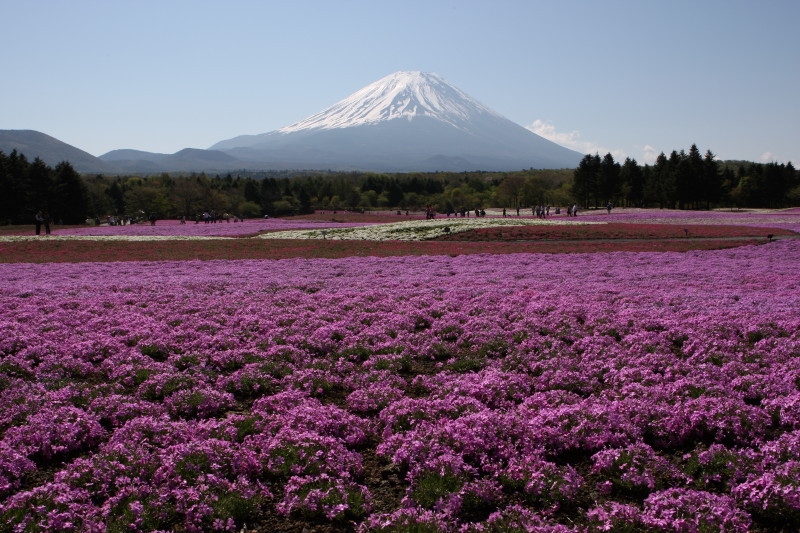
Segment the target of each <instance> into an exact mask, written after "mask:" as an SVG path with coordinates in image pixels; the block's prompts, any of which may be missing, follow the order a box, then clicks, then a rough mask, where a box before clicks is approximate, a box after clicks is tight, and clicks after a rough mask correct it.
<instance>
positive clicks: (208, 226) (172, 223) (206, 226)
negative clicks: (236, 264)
mask: <svg viewBox="0 0 800 533" xmlns="http://www.w3.org/2000/svg"><path fill="white" fill-rule="evenodd" d="M363 225H365V223H359V222H347V223H345V222H328V221H322V220H291V219H281V218H268V219H251V220H244V221H242V222H230V221H229V222H225V221H224V220H222V221H219V222H216V223H213V224H212V223H204V222H200V223H195V222H194V221H193V220H187V221H186V223H185V224H181V223H180V221H178V220H159V221H157V222H156V224H155V225H150V223H149V222H147V223H141V224H128V225H126V226H108V225H101V226H84V227H72V228H65V229H56V231H54V235H83V236H121V237H150V236H158V237H163V236H167V237H235V236H238V235H252V234H255V233H260V232H266V231H285V230H297V229H301V230H313V229H325V228H351V227H357V226H363Z"/></svg>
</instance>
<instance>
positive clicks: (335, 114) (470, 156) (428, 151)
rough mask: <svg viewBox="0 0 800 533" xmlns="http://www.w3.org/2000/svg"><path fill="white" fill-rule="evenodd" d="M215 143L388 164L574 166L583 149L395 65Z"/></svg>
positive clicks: (239, 150)
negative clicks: (331, 99) (321, 102)
mask: <svg viewBox="0 0 800 533" xmlns="http://www.w3.org/2000/svg"><path fill="white" fill-rule="evenodd" d="M210 149H211V150H221V151H224V152H226V153H228V154H230V155H232V156H234V157H236V158H237V159H239V160H241V161H243V162H251V163H252V164H248V165H247V167H248V168H250V167H255V166H256V164H259V165H263V164H264V163H265V162H266V163H271V164H272V163H275V164H280V165H282V166H283V167H285V168H309V169H310V168H325V169H364V170H375V171H388V172H406V171H436V170H448V171H465V170H503V171H505V170H519V169H523V168H574V167H576V166H577V165H578V162H579V161H580V159H581V157H582V156H583V154H580V153H578V152H575V151H573V150H569V149H567V148H564V147H563V146H559V145H557V144H555V143H553V142H551V141H548V140H547V139H544V138H543V137H540V136H538V135H536V134H535V133H533V132H531V131H529V130H527V129H525V128H523V127H522V126H520V125H519V124H516V123H514V122H512V121H510V120H508V119H507V118H505V117H503V116H502V115H500V114H498V113H495V112H494V111H492V110H491V109H489V108H488V107H486V106H484V105H483V104H481V103H479V102H478V101H476V100H475V99H473V98H471V97H470V96H469V95H467V94H466V93H464V92H463V91H461V90H460V89H457V88H456V87H454V86H453V85H451V84H449V83H448V82H446V81H445V80H444V79H442V78H441V77H440V76H438V75H436V74H433V73H426V72H417V71H402V72H395V73H394V74H390V75H389V76H386V77H384V78H382V79H380V80H378V81H376V82H375V83H372V84H370V85H367V86H366V87H364V88H363V89H361V90H359V91H356V92H355V93H353V94H351V95H350V96H348V97H347V98H345V99H343V100H340V101H339V102H337V103H336V104H334V105H333V106H331V107H329V108H327V109H325V110H323V111H320V112H319V113H316V114H314V115H311V116H310V117H308V118H306V119H304V120H301V121H299V122H295V123H294V124H290V125H288V126H285V127H283V128H280V129H278V130H274V131H271V132H267V133H262V134H258V135H241V136H239V137H234V138H232V139H227V140H224V141H220V142H218V143H217V144H215V145H214V146H212V147H211V148H210Z"/></svg>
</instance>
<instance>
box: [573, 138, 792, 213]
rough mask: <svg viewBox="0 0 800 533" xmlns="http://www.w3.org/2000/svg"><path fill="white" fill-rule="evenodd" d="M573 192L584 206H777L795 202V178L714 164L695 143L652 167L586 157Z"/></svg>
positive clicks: (779, 171)
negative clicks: (687, 150)
mask: <svg viewBox="0 0 800 533" xmlns="http://www.w3.org/2000/svg"><path fill="white" fill-rule="evenodd" d="M572 194H573V197H574V198H575V200H576V201H577V202H578V203H579V204H580V205H582V206H583V207H584V208H590V207H595V208H597V207H600V206H603V205H607V204H608V203H611V204H613V205H621V206H633V207H659V208H672V209H711V208H713V207H729V206H730V207H767V208H779V207H788V206H792V205H799V204H800V176H798V172H797V171H796V170H795V168H794V167H793V166H792V164H791V163H787V164H778V163H766V164H759V163H752V162H736V161H726V162H720V161H717V160H716V158H715V156H714V154H713V153H712V152H711V151H710V150H708V151H706V153H705V154H704V155H701V154H700V150H699V149H698V148H697V145H694V144H693V145H692V146H691V148H690V149H689V152H688V153H687V152H685V151H684V150H681V151H679V152H678V151H674V150H673V151H672V153H670V155H669V156H666V155H665V154H664V153H663V152H662V153H661V154H659V156H658V157H657V158H656V161H655V163H654V164H653V165H652V166H651V165H644V166H640V165H639V164H638V163H637V162H636V160H634V159H631V158H626V159H625V161H624V162H623V163H622V164H620V163H618V162H616V161H615V160H614V157H613V156H612V155H611V154H610V153H608V154H606V155H605V156H604V157H600V155H599V154H594V155H586V156H584V158H583V159H582V160H581V162H580V163H579V165H578V168H577V169H576V170H575V175H574V178H573V182H572Z"/></svg>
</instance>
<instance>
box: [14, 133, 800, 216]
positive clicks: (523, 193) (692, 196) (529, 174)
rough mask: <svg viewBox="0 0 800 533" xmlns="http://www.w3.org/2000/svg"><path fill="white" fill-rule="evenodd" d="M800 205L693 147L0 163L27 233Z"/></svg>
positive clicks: (769, 178)
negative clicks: (414, 165) (261, 162)
mask: <svg viewBox="0 0 800 533" xmlns="http://www.w3.org/2000/svg"><path fill="white" fill-rule="evenodd" d="M798 199H800V176H799V175H798V172H797V171H796V170H795V169H794V167H793V166H792V165H791V163H789V164H786V165H783V164H777V163H768V164H757V163H749V162H741V161H740V162H725V163H721V162H719V161H716V160H715V159H714V155H713V154H712V153H711V152H710V151H707V152H706V154H705V156H702V155H701V154H700V151H699V150H698V148H697V146H695V145H693V146H692V147H691V148H690V150H689V152H688V153H686V152H684V151H683V150H681V151H680V152H677V151H673V152H672V153H671V154H670V155H669V157H668V156H666V155H664V154H663V153H662V154H660V155H659V157H658V158H657V160H656V162H655V164H654V165H652V166H650V165H645V166H639V165H638V164H637V163H636V161H634V160H632V159H626V160H625V162H624V163H623V164H622V165H620V164H619V163H617V162H616V161H614V158H613V157H612V156H611V154H606V156H604V157H601V156H600V155H599V154H594V155H587V156H585V157H584V158H583V159H582V160H581V162H580V164H579V166H578V168H577V169H560V170H552V169H550V170H536V169H528V170H520V171H517V172H461V173H456V172H435V173H422V172H412V173H404V174H378V173H369V172H311V171H303V172H301V171H281V172H247V171H242V172H240V173H239V174H238V175H236V176H232V175H230V174H228V175H226V176H224V177H221V176H218V175H217V176H214V177H209V176H207V175H205V174H202V173H201V174H195V173H192V174H188V175H185V174H184V175H169V174H166V173H162V174H160V175H154V176H147V177H139V176H115V177H110V176H102V175H93V176H81V175H80V174H78V173H77V172H76V171H75V170H74V169H73V168H72V166H70V164H69V163H66V162H65V163H60V164H59V165H57V166H56V167H55V168H51V167H49V166H47V165H46V164H45V163H44V162H42V161H41V160H39V159H36V160H34V161H32V162H30V161H28V160H27V159H26V158H25V156H23V155H21V154H19V153H17V152H16V151H12V152H11V154H9V155H6V154H4V153H2V152H0V224H31V223H32V222H33V217H34V214H35V213H36V212H37V211H38V210H40V209H44V210H48V211H49V213H50V215H51V216H52V219H53V221H54V222H55V223H62V222H63V223H65V224H81V223H83V222H84V221H85V220H86V219H100V220H105V218H106V217H107V216H109V215H114V216H118V217H119V216H125V217H129V218H132V219H133V218H141V217H145V216H147V215H149V214H150V213H155V214H156V216H157V217H158V218H180V217H182V216H185V217H187V218H188V219H190V220H194V219H195V218H196V217H198V216H199V215H200V214H202V213H203V212H204V211H209V212H210V211H215V212H216V213H217V214H218V215H222V216H229V217H233V216H240V217H244V218H253V217H261V216H263V215H265V214H266V215H269V216H281V217H284V216H292V215H302V214H306V213H311V212H313V211H315V210H342V209H346V210H353V211H356V210H357V211H361V210H369V209H389V210H400V211H405V210H418V209H423V208H425V207H426V206H433V208H434V209H435V210H436V211H437V212H438V213H442V214H444V213H454V212H461V211H470V212H471V211H474V210H475V209H483V208H487V207H505V208H506V209H508V210H509V212H510V213H511V214H514V215H515V214H516V210H517V209H520V214H529V212H530V211H529V210H530V208H531V206H534V205H552V206H565V205H569V204H572V203H573V202H577V203H578V204H580V205H581V206H583V207H584V208H586V207H591V206H594V207H598V206H605V205H606V204H607V203H608V202H611V203H612V204H613V205H627V206H636V207H661V208H672V207H679V208H694V209H698V208H703V209H707V208H710V207H713V206H740V207H741V206H747V207H784V206H788V205H796V204H797V200H798Z"/></svg>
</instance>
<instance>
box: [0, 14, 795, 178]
mask: <svg viewBox="0 0 800 533" xmlns="http://www.w3.org/2000/svg"><path fill="white" fill-rule="evenodd" d="M0 10H1V11H0V12H1V13H2V16H3V19H4V23H3V31H2V32H0V50H2V55H3V71H4V74H3V78H2V80H0V129H34V130H38V131H41V132H44V133H47V134H48V135H52V136H54V137H56V138H58V139H60V140H62V141H64V142H67V143H69V144H72V145H74V146H76V147H78V148H81V149H83V150H86V151H87V152H89V153H92V154H94V155H101V154H103V153H105V152H107V151H109V150H112V149H115V148H134V149H139V150H147V151H153V152H165V153H172V152H175V151H177V150H179V149H181V148H185V147H195V148H207V147H209V146H211V145H212V144H214V143H215V142H217V141H220V140H223V139H228V138H230V137H234V136H237V135H242V134H254V133H264V132H267V131H271V130H274V129H277V128H280V127H282V126H285V125H288V124H290V123H292V122H296V121H298V120H301V119H303V118H306V117H307V116H308V115H311V114H313V113H316V112H318V111H321V110H322V109H324V108H326V107H328V106H330V105H332V104H334V103H335V102H337V101H338V100H340V99H342V98H344V97H346V96H348V95H349V94H351V93H353V92H355V91H356V90H358V89H360V88H361V87H363V86H365V85H367V84H369V83H372V82H374V81H377V80H378V79H380V78H382V77H383V76H386V75H387V74H390V73H392V72H395V71H398V70H421V71H426V72H435V73H437V74H439V75H440V76H442V77H443V78H445V79H446V80H447V81H449V82H450V83H452V84H453V85H455V86H457V87H458V88H460V89H461V90H463V91H464V92H466V93H467V94H469V95H470V96H472V97H474V98H475V99H477V100H478V101H480V102H481V103H483V104H484V105H486V106H488V107H490V108H491V109H493V110H495V111H497V112H498V113H500V114H502V115H504V116H506V117H507V118H509V119H511V120H513V121H514V122H516V123H518V124H521V125H523V126H526V127H529V128H530V129H532V130H534V131H536V132H537V133H539V134H541V135H543V136H546V137H548V138H550V139H551V140H555V141H556V142H559V143H560V144H562V145H564V146H568V147H570V148H573V149H576V150H579V151H581V152H584V153H594V152H599V153H600V154H601V155H602V154H605V153H606V152H611V153H612V154H614V155H615V157H616V158H619V159H622V158H624V157H632V158H635V159H636V160H637V161H639V162H640V163H647V162H652V160H653V159H654V157H655V156H656V155H657V154H658V153H659V152H661V151H664V152H667V153H669V152H670V151H672V150H673V149H677V150H680V149H688V148H689V146H691V144H692V143H696V144H697V145H698V147H699V148H700V149H701V150H702V151H703V152H705V150H709V149H710V150H711V151H712V152H714V153H715V154H716V155H717V156H718V157H719V158H721V159H745V160H751V161H778V162H782V163H783V162H789V161H791V162H793V163H794V164H795V165H796V166H800V101H799V100H800V99H799V98H798V95H800V31H798V22H800V1H797V0H759V1H756V0H753V1H739V0H692V1H684V0H670V1H660V2H657V1H650V0H635V1H634V0H631V1H616V0H609V1H601V0H594V1H589V0H586V1H579V0H575V1H572V0H561V1H555V0H553V1H548V2H544V1H538V0H528V1H524V0H519V1H515V0H492V1H488V0H485V1H471V0H463V1H456V0H442V1H438V0H422V1H418V0H405V1H403V2H389V1H382V0H368V1H361V0H335V1H334V0H329V1H312V0H285V1H266V0H265V1H256V0H252V1H248V0H225V1H213V2H212V1H204V0H193V1H188V0H158V1H154V0H115V1H112V0H105V1H100V0H72V1H66V0H58V1H57V0H49V1H48V0H25V1H20V0H13V1H12V0H0Z"/></svg>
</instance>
